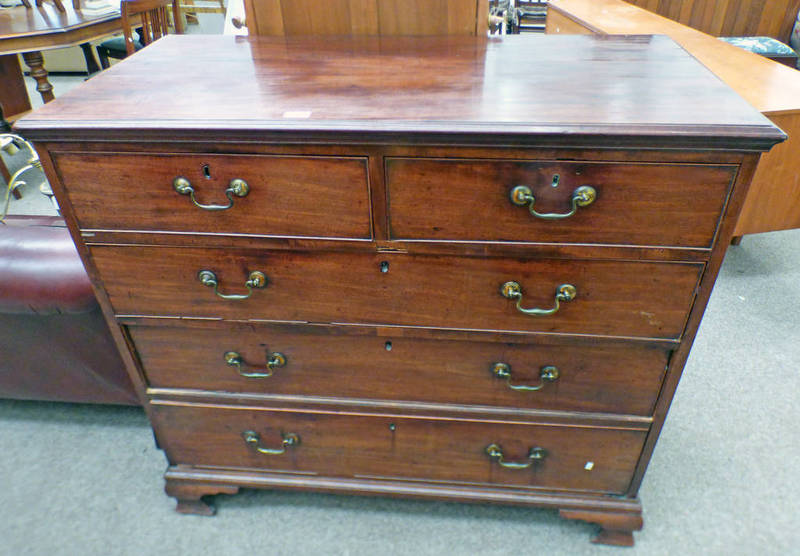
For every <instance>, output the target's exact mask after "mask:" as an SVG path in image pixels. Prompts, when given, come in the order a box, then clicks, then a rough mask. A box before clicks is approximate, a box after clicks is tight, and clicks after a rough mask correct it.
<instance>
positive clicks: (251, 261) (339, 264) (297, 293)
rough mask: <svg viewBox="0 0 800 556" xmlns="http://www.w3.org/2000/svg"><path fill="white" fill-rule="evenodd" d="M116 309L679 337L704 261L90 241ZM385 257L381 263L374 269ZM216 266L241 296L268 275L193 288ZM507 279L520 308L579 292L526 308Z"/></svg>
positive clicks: (143, 313) (242, 289)
mask: <svg viewBox="0 0 800 556" xmlns="http://www.w3.org/2000/svg"><path fill="white" fill-rule="evenodd" d="M92 257H93V259H94V261H95V263H96V265H97V268H98V269H99V270H100V273H101V275H102V276H103V281H104V285H105V288H106V290H107V291H108V294H109V296H110V298H111V303H112V305H113V306H114V309H115V311H116V313H117V314H118V315H141V316H146V315H161V316H194V317H209V318H226V319H242V318H245V319H267V320H279V321H301V322H320V323H331V322H333V323H336V322H348V323H368V324H393V325H406V326H427V327H436V328H459V329H472V330H508V331H525V332H546V333H570V334H594V335H603V336H632V337H646V338H680V336H681V334H682V332H683V327H684V325H685V320H686V314H687V311H688V310H689V308H690V307H691V304H692V301H693V299H694V290H695V287H696V286H697V281H698V279H699V278H700V273H701V272H702V270H703V265H700V264H658V263H637V262H621V261H570V260H524V259H495V258H490V259H481V258H462V257H435V256H408V255H402V254H391V253H381V254H373V255H370V254H355V253H354V254H344V253H300V252H275V251H272V252H270V251H259V250H253V251H248V250H241V249H207V250H204V249H172V248H159V247H102V246H98V247H93V248H92ZM383 262H386V263H388V267H387V272H381V267H382V264H381V263H383ZM201 270H211V271H213V272H214V273H216V275H217V278H218V280H219V287H220V290H221V292H222V293H225V294H244V293H247V290H246V289H245V287H244V283H245V282H246V280H247V277H248V276H249V274H250V273H251V272H252V271H255V270H258V271H261V272H264V273H265V274H266V275H267V277H268V279H269V284H268V286H267V287H266V288H264V289H258V290H254V291H253V294H252V296H251V297H250V298H249V299H245V300H238V301H230V300H224V299H220V298H219V297H217V296H216V295H215V294H214V292H213V290H212V289H211V288H209V287H206V286H204V285H202V284H201V283H200V282H199V280H198V278H197V274H198V272H199V271H201ZM511 280H513V281H516V282H519V284H520V285H521V287H522V292H523V302H522V306H523V307H525V308H528V307H540V308H545V309H549V308H551V307H553V306H554V302H555V293H556V289H557V288H558V286H559V285H561V284H564V283H570V284H572V285H574V286H575V287H576V288H577V291H578V295H577V297H576V299H575V300H573V301H571V302H569V303H566V302H565V303H562V308H561V309H560V310H559V311H558V313H556V314H554V315H550V316H531V315H526V314H523V313H521V312H519V311H518V310H517V309H516V307H515V302H514V301H512V300H509V299H506V298H504V297H503V296H502V295H501V294H500V288H501V286H502V285H503V284H504V283H505V282H508V281H511Z"/></svg>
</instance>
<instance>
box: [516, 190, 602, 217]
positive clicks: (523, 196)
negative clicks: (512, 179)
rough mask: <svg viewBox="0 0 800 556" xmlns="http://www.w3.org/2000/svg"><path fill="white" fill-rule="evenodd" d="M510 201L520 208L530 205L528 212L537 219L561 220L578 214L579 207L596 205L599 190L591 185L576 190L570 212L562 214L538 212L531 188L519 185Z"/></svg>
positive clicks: (571, 200) (571, 198)
mask: <svg viewBox="0 0 800 556" xmlns="http://www.w3.org/2000/svg"><path fill="white" fill-rule="evenodd" d="M509 199H510V200H511V202H512V203H513V204H515V205H517V206H520V207H522V206H525V205H528V210H529V211H530V213H531V214H532V215H533V216H535V217H536V218H541V219H542V220H561V219H563V218H569V217H570V216H572V215H574V214H575V213H576V212H578V207H588V206H589V205H591V204H592V203H594V201H595V199H597V190H596V189H595V188H594V187H592V186H591V185H582V186H580V187H578V188H576V189H575V191H573V192H572V196H571V197H570V205H571V209H570V211H569V212H562V213H556V212H548V213H542V212H536V210H535V209H534V208H533V205H534V203H536V197H534V195H533V191H531V188H530V187H528V186H527V185H518V186H516V187H515V188H514V189H512V190H511V194H510V195H509Z"/></svg>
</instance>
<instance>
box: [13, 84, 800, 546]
mask: <svg viewBox="0 0 800 556" xmlns="http://www.w3.org/2000/svg"><path fill="white" fill-rule="evenodd" d="M56 86H57V87H58V86H59V82H58V78H56ZM36 195H37V193H36V192H26V195H25V197H24V198H23V202H24V203H26V204H21V203H20V202H15V203H13V204H12V212H28V213H32V212H38V209H37V208H36V207H39V208H41V207H45V208H44V210H47V208H46V204H44V205H42V204H41V203H40V202H38V200H37V197H36ZM0 357H2V355H1V354H0ZM31 372H35V369H31ZM799 393H800V230H798V231H788V232H780V233H772V234H761V235H755V236H749V237H746V238H745V240H744V243H743V244H742V245H741V246H739V247H732V248H730V250H729V252H728V255H727V257H726V260H725V264H724V266H723V268H722V272H721V275H720V278H719V280H718V282H717V286H716V288H715V290H714V294H713V296H712V298H711V302H710V305H709V307H708V310H707V312H706V318H705V320H704V321H703V325H702V327H701V329H700V333H699V335H698V337H697V340H696V342H695V347H694V350H693V352H692V355H691V357H690V359H689V362H688V364H687V367H686V370H685V373H684V377H683V380H682V381H681V384H680V387H679V388H678V393H677V396H676V398H675V401H674V403H673V407H672V410H671V412H670V416H669V418H668V420H667V424H666V427H665V429H664V431H663V434H662V436H661V440H660V441H659V444H658V446H657V448H656V451H655V454H654V456H653V459H652V461H651V464H650V468H649V470H648V473H647V475H646V477H645V481H644V485H643V487H642V490H641V498H642V501H643V504H644V518H645V528H644V530H643V531H642V532H640V533H638V534H637V535H636V539H637V545H636V547H635V548H634V549H632V550H630V549H615V548H608V547H600V546H594V545H590V544H589V537H590V535H591V534H592V532H593V531H594V527H593V526H592V525H589V524H583V523H579V522H568V521H564V520H561V519H559V518H558V517H557V515H556V514H555V512H553V511H548V510H537V509H524V508H513V507H498V506H485V505H457V504H446V503H433V502H420V501H409V500H392V499H384V498H362V497H346V496H333V495H317V494H300V493H283V492H266V491H260V492H256V491H243V492H242V493H241V494H239V495H237V496H219V497H217V499H216V505H217V507H218V509H219V512H218V515H217V516H216V517H213V518H203V517H196V516H181V515H178V514H176V513H175V512H174V511H173V507H174V502H173V501H172V500H171V499H169V498H167V497H166V495H165V494H164V493H163V490H162V486H163V484H162V480H161V474H162V472H163V470H164V468H165V466H166V461H165V459H164V457H163V455H162V454H161V453H160V452H159V451H158V450H156V449H155V447H154V445H153V440H152V436H151V433H150V429H149V427H148V423H147V420H146V419H145V417H144V415H143V413H142V412H141V411H140V410H138V409H134V408H118V407H94V406H85V405H69V404H50V403H37V402H19V401H0V554H2V555H6V554H8V555H13V556H16V555H25V554H34V555H39V554H42V555H44V554H47V555H50V554H65V555H89V554H92V555H93V554H98V555H113V554H131V555H141V554H154V553H160V554H197V555H205V554H209V555H211V554H224V555H229V554H230V555H238V554H242V555H247V556H254V555H256V554H269V555H273V554H276V555H277V554H299V555H305V554H314V555H316V554H334V555H339V554H341V555H357V554H369V555H373V554H398V555H400V554H409V555H411V554H414V555H418V554H434V555H438V554H458V555H460V554H479V553H480V554H514V555H519V554H570V555H573V554H576V555H577V554H600V553H602V554H612V553H623V554H657V555H661V554H665V555H666V554H670V555H671V554H720V555H723V554H724V555H729V554H748V555H749V554H755V555H761V554H779V555H783V554H800V480H798V474H800V463H798V462H800V432H798V430H800V426H798V423H797V417H798V415H799V414H800V413H799V412H798V409H797V404H798V394H799ZM616 551H621V552H616Z"/></svg>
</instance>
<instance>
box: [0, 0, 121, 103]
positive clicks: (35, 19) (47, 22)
mask: <svg viewBox="0 0 800 556" xmlns="http://www.w3.org/2000/svg"><path fill="white" fill-rule="evenodd" d="M64 8H65V10H66V11H64V12H61V11H59V10H58V9H57V8H56V7H55V5H53V4H49V3H45V4H44V5H42V6H40V7H34V8H32V9H28V8H25V7H24V6H19V7H17V8H6V9H2V10H0V75H2V76H3V84H2V86H0V104H2V105H3V106H4V108H5V110H6V114H5V115H6V117H11V118H13V117H14V115H15V114H19V113H20V112H24V111H26V110H30V101H29V100H28V98H27V92H26V90H25V84H24V81H23V77H22V72H21V69H20V66H19V63H18V62H17V61H16V55H17V54H19V53H21V54H22V58H23V60H25V63H26V64H27V65H28V67H29V68H30V71H31V76H32V77H33V78H34V79H35V80H36V90H37V91H39V93H40V94H41V95H42V99H43V100H44V102H50V101H51V100H53V85H52V84H51V83H50V82H49V81H48V79H47V70H45V69H44V59H43V58H42V51H43V50H51V49H57V48H66V47H69V46H75V45H84V44H85V43H88V42H89V41H92V40H95V39H98V38H100V37H104V36H106V35H111V34H113V33H117V32H119V31H120V30H121V29H122V27H121V18H120V12H119V4H118V2H112V3H111V4H109V10H108V11H107V12H105V13H96V12H89V11H88V10H86V11H82V10H77V11H76V10H75V9H74V8H73V7H72V3H71V2H65V3H64ZM87 48H89V47H88V45H87ZM92 58H93V57H92ZM89 69H90V70H91V69H92V68H89Z"/></svg>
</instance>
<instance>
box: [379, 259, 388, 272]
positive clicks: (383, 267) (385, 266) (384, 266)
mask: <svg viewBox="0 0 800 556" xmlns="http://www.w3.org/2000/svg"><path fill="white" fill-rule="evenodd" d="M381 272H383V273H386V272H389V261H381Z"/></svg>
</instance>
